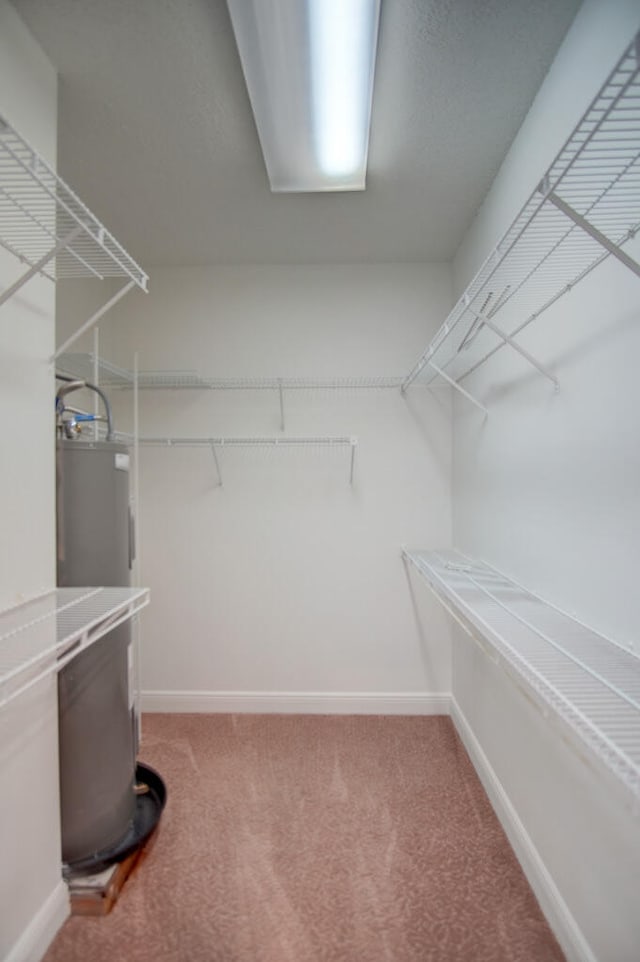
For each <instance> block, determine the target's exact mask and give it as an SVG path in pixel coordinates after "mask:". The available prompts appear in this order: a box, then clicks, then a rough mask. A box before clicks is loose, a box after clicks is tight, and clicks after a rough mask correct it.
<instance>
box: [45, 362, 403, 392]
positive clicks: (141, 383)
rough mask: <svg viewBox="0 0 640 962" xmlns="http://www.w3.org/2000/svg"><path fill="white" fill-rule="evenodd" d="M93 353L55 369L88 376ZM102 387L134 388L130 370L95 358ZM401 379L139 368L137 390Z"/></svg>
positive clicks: (377, 385) (274, 387)
mask: <svg viewBox="0 0 640 962" xmlns="http://www.w3.org/2000/svg"><path fill="white" fill-rule="evenodd" d="M94 360H95V359H94V355H93V354H90V353H84V354H82V353H79V354H72V353H64V354H62V355H61V356H60V357H59V358H58V369H59V370H60V371H61V372H62V373H65V374H72V375H73V376H75V377H84V378H87V379H89V378H90V377H91V376H92V374H93V371H94ZM98 371H99V373H100V383H101V385H102V386H103V387H118V388H131V387H133V372H132V371H130V370H128V369H127V368H124V367H119V366H118V365H116V364H112V363H110V362H109V361H106V360H104V359H103V358H98ZM403 381H404V377H403V376H397V377H384V376H373V377H332V378H318V377H207V376H205V375H202V374H200V373H198V372H197V371H188V370H183V371H139V373H138V388H139V390H152V391H159V390H169V391H189V390H192V391H278V390H286V391H291V390H293V391H295V390H300V391H310V390H318V391H323V390H327V391H331V390H338V391H339V390H347V391H350V390H386V389H396V390H397V389H398V388H400V387H401V386H402V382H403Z"/></svg>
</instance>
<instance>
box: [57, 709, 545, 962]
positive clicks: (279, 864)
mask: <svg viewBox="0 0 640 962" xmlns="http://www.w3.org/2000/svg"><path fill="white" fill-rule="evenodd" d="M143 730H144V740H143V745H142V751H141V753H140V756H141V760H142V761H144V762H147V763H148V764H150V765H152V766H153V767H154V768H157V769H158V771H159V772H160V773H161V774H162V775H163V777H164V779H165V781H166V783H167V788H168V793H169V797H168V802H167V807H166V809H165V812H164V815H163V818H162V822H161V824H160V830H159V835H158V837H157V839H156V843H155V845H154V846H153V848H152V850H151V852H150V854H149V855H148V857H147V858H146V859H145V860H144V861H143V862H142V864H141V865H140V866H139V868H138V869H136V871H135V872H134V874H133V875H132V876H131V878H130V879H129V880H128V882H127V884H126V886H125V888H124V890H123V892H122V894H121V896H120V899H119V901H118V903H117V905H116V907H115V909H114V910H113V912H112V913H111V915H109V916H107V917H105V918H100V919H91V918H89V919H87V918H71V919H69V920H68V921H67V922H66V923H65V925H64V926H63V928H62V930H61V931H60V932H59V934H58V936H57V938H56V940H55V942H54V943H53V945H52V946H51V948H50V949H49V951H48V953H47V955H46V956H45V962H146V960H150V962H151V960H152V962H387V960H388V962H560V960H562V959H563V955H562V953H561V951H560V949H559V947H558V945H557V943H556V942H555V940H554V937H553V936H552V934H551V932H550V930H549V928H548V926H547V924H546V922H545V921H544V918H543V916H542V913H541V912H540V909H539V907H538V905H537V903H536V901H535V899H534V897H533V894H532V893H531V891H530V889H529V887H528V885H527V882H526V880H525V878H524V876H523V874H522V871H521V869H520V867H519V865H518V863H517V861H516V859H515V856H514V855H513V853H512V851H511V849H510V848H509V845H508V843H507V841H506V839H505V836H504V834H503V832H502V830H501V828H500V826H499V824H498V822H497V819H496V817H495V815H494V814H493V811H492V809H491V806H490V804H489V802H488V800H487V798H486V796H485V794H484V791H483V789H482V787H481V786H480V783H479V781H478V779H477V777H476V775H475V773H474V770H473V768H472V766H471V763H470V761H469V759H468V757H467V755H466V753H465V751H464V749H463V747H462V745H461V743H460V741H459V739H458V738H457V736H456V734H455V732H454V729H453V726H452V724H451V721H450V720H449V719H448V718H444V717H428V718H425V717H392V716H386V717H363V716H355V717H353V716H319V715H303V716H294V715H147V716H145V718H144V721H143Z"/></svg>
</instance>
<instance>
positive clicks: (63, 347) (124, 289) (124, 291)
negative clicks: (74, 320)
mask: <svg viewBox="0 0 640 962" xmlns="http://www.w3.org/2000/svg"><path fill="white" fill-rule="evenodd" d="M135 283H136V282H135V281H129V282H128V283H127V284H125V285H124V287H121V288H120V290H119V291H118V292H117V294H114V295H113V297H111V298H110V299H109V300H108V301H107V303H106V304H103V305H102V307H101V308H99V309H98V310H97V311H96V312H95V314H92V315H91V317H90V318H89V320H88V321H85V322H84V324H83V325H82V327H79V328H78V330H77V331H76V332H75V334H72V335H71V336H70V337H68V338H67V339H66V341H64V343H63V344H61V345H60V347H59V348H57V350H56V352H55V354H54V355H53V356H52V358H51V361H52V362H53V361H55V360H56V359H57V358H58V357H59V356H60V355H61V354H64V352H65V351H66V350H67V348H68V347H69V346H70V345H71V344H73V342H74V341H77V339H78V338H79V337H81V336H82V335H83V334H85V333H86V332H87V331H90V330H91V328H92V327H93V326H94V324H97V323H98V321H99V320H100V318H101V317H102V315H103V314H106V313H107V311H108V310H110V309H111V308H112V307H113V305H114V304H117V303H118V301H119V300H120V299H121V298H122V297H124V295H125V294H128V293H129V291H130V290H131V288H132V287H134V286H135Z"/></svg>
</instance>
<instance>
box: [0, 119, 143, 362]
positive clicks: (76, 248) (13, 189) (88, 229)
mask: <svg viewBox="0 0 640 962" xmlns="http://www.w3.org/2000/svg"><path fill="white" fill-rule="evenodd" d="M0 235H1V238H0V244H1V245H2V246H3V247H4V248H5V249H6V250H8V251H10V252H11V253H12V254H14V256H16V257H17V258H18V259H19V260H20V262H21V263H23V264H26V265H28V268H27V270H26V271H25V273H23V274H22V276H21V277H20V278H18V280H16V281H15V283H13V284H11V285H10V286H9V287H8V288H6V289H5V290H4V291H2V293H0V305H1V304H3V303H4V302H5V301H7V300H8V299H9V298H10V297H11V296H13V294H15V293H16V292H17V291H18V290H19V289H20V288H21V287H22V286H23V285H24V284H26V283H27V282H28V281H29V280H30V279H31V278H32V277H34V276H35V275H36V274H41V275H43V276H45V277H48V278H49V279H52V280H59V279H61V278H70V277H94V278H99V279H101V280H102V279H105V278H110V277H124V278H126V279H127V283H126V284H125V287H124V288H123V289H122V290H121V291H120V292H119V293H118V294H116V295H115V296H114V297H112V298H111V299H110V300H109V302H108V303H107V305H105V307H104V308H102V309H101V310H100V311H97V312H96V314H94V315H93V317H92V318H90V319H89V321H87V323H86V324H84V325H82V327H81V328H79V330H78V331H77V332H76V333H75V334H74V335H73V336H71V337H70V338H68V340H67V341H66V342H65V344H64V345H62V346H61V347H60V349H59V350H58V351H57V352H56V355H54V357H57V356H58V354H60V353H61V352H63V351H65V350H66V349H67V347H68V346H69V345H70V344H71V343H73V341H75V340H76V339H77V338H78V337H80V335H81V334H83V333H84V331H86V330H88V329H89V327H91V326H93V324H95V323H96V321H97V320H98V319H99V318H100V317H101V316H102V314H104V313H105V311H106V310H108V308H109V307H111V306H112V305H113V304H115V303H116V301H118V300H119V299H120V297H122V296H123V295H124V294H125V293H127V292H128V291H129V290H131V288H132V287H134V286H137V287H139V288H140V289H141V290H144V291H146V290H147V284H148V277H147V275H146V273H145V272H144V271H143V270H142V268H141V267H140V266H139V265H138V264H136V262H135V261H134V260H133V258H132V257H130V255H129V254H128V253H127V252H126V250H125V249H124V247H122V245H121V244H119V243H118V241H117V240H116V239H115V237H113V235H112V234H110V233H109V231H108V230H107V229H106V228H105V227H104V226H103V225H102V224H101V223H100V221H99V220H98V219H97V217H95V216H94V215H93V214H92V213H91V211H90V210H89V209H88V207H86V205H85V204H83V203H82V201H81V200H80V199H79V197H78V196H77V195H76V194H75V193H74V192H73V191H72V190H71V188H70V187H69V186H68V185H67V184H66V183H65V182H64V181H63V180H62V178H61V177H59V176H58V175H57V174H56V172H55V171H54V170H53V169H52V168H51V167H50V166H49V164H48V163H47V162H46V161H45V160H44V159H43V158H42V157H41V156H40V155H39V154H38V153H37V152H36V151H35V150H34V149H33V147H31V146H30V145H29V144H28V143H27V141H26V140H25V139H24V138H23V137H22V136H21V135H20V134H19V133H18V132H17V131H16V130H15V128H13V127H12V126H11V124H10V123H9V122H8V121H7V120H6V119H4V118H2V117H0ZM45 268H46V270H45ZM52 360H53V359H52Z"/></svg>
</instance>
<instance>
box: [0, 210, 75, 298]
mask: <svg viewBox="0 0 640 962" xmlns="http://www.w3.org/2000/svg"><path fill="white" fill-rule="evenodd" d="M82 229H83V228H82V227H81V226H80V225H78V226H77V227H74V229H73V230H72V231H70V233H68V234H67V235H66V237H63V238H62V239H61V240H59V241H58V243H57V244H56V245H55V247H52V249H51V250H50V251H49V252H48V253H47V254H45V255H44V257H41V258H40V260H39V261H36V262H35V264H33V265H32V266H31V267H30V268H29V270H28V271H25V273H24V274H23V275H22V277H20V278H18V280H17V281H16V282H15V284H12V285H11V286H10V287H8V288H7V289H6V291H3V292H2V294H0V305H2V304H4V302H5V301H8V300H9V298H10V297H13V295H14V294H15V293H16V291H19V290H20V288H21V287H22V286H23V285H24V284H26V283H27V281H29V280H31V278H32V277H33V276H34V275H35V274H39V273H40V271H41V270H42V268H43V267H45V265H46V264H48V263H49V261H50V260H53V258H54V257H56V256H57V255H58V254H59V253H60V251H62V250H64V248H65V247H67V245H68V244H70V243H71V241H72V240H73V239H74V238H75V237H77V235H78V234H79V233H80V232H81V231H82Z"/></svg>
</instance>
